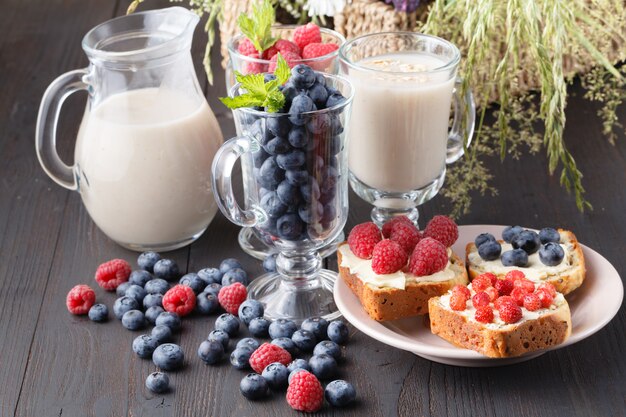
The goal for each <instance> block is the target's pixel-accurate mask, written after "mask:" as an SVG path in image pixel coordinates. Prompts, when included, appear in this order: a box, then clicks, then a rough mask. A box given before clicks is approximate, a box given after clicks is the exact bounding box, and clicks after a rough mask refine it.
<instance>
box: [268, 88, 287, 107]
mask: <svg viewBox="0 0 626 417" xmlns="http://www.w3.org/2000/svg"><path fill="white" fill-rule="evenodd" d="M264 104H265V107H267V111H268V112H270V113H276V112H279V111H280V110H282V108H283V106H284V105H285V96H284V95H283V93H282V92H280V91H279V90H278V89H276V90H273V91H270V92H269V93H268V95H267V98H266V99H265V103H264Z"/></svg>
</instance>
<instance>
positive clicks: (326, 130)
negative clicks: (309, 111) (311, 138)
mask: <svg viewBox="0 0 626 417" xmlns="http://www.w3.org/2000/svg"><path fill="white" fill-rule="evenodd" d="M331 129H332V121H331V117H330V116H329V115H328V114H324V113H322V114H316V115H314V116H311V117H309V120H308V121H307V123H306V130H308V131H309V132H311V133H313V134H314V135H328V134H330V132H332V130H331Z"/></svg>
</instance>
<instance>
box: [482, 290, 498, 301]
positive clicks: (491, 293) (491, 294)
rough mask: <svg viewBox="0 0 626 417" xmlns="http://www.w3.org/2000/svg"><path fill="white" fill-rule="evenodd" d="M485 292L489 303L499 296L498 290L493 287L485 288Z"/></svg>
mask: <svg viewBox="0 0 626 417" xmlns="http://www.w3.org/2000/svg"><path fill="white" fill-rule="evenodd" d="M485 292H486V293H487V295H488V296H489V300H491V301H494V300H495V299H496V298H498V296H499V295H500V294H498V290H496V289H495V288H494V287H487V288H485Z"/></svg>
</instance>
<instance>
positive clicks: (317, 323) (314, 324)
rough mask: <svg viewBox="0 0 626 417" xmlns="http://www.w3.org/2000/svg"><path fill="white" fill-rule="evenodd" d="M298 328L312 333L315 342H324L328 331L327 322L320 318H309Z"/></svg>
mask: <svg viewBox="0 0 626 417" xmlns="http://www.w3.org/2000/svg"><path fill="white" fill-rule="evenodd" d="M300 328H301V329H302V330H308V331H310V332H311V333H313V334H314V335H315V338H316V339H317V340H324V339H326V334H327V330H328V321H327V320H326V319H324V318H322V317H311V318H308V319H306V320H304V321H303V322H302V324H301V325H300Z"/></svg>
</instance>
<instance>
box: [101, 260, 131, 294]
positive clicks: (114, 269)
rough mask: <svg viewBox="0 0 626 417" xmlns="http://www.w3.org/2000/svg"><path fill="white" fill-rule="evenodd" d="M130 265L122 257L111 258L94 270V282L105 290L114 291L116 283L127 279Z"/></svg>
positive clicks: (118, 283)
mask: <svg viewBox="0 0 626 417" xmlns="http://www.w3.org/2000/svg"><path fill="white" fill-rule="evenodd" d="M130 272H131V267H130V264H129V263H128V262H126V261H125V260H123V259H112V260H110V261H108V262H105V263H103V264H101V265H100V266H99V267H98V269H97V270H96V282H97V283H98V285H99V286H100V287H102V288H104V289H105V290H107V291H115V289H116V288H117V286H118V285H120V284H121V283H123V282H126V281H128V277H129V276H130Z"/></svg>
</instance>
